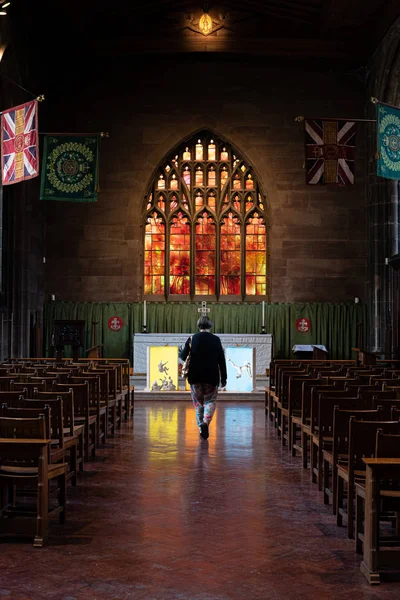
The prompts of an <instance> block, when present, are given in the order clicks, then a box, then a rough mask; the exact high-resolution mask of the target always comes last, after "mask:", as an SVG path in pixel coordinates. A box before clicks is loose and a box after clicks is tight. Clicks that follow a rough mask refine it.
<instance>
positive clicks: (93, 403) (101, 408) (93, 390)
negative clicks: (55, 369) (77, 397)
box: [68, 371, 108, 446]
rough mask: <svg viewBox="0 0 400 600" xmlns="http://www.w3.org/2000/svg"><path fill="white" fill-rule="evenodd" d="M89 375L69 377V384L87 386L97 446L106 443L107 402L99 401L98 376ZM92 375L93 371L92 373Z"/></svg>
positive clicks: (99, 383) (99, 384)
mask: <svg viewBox="0 0 400 600" xmlns="http://www.w3.org/2000/svg"><path fill="white" fill-rule="evenodd" d="M90 373H91V374H90V375H89V374H83V373H81V374H80V375H77V376H76V377H70V378H69V380H68V381H69V382H70V383H84V382H87V383H88V384H89V412H91V413H93V412H95V413H96V415H97V445H98V446H100V444H101V443H102V442H103V444H105V443H106V440H107V434H108V402H107V399H106V401H103V400H102V399H101V394H100V386H101V381H100V376H99V375H94V374H92V372H90ZM93 373H94V371H93Z"/></svg>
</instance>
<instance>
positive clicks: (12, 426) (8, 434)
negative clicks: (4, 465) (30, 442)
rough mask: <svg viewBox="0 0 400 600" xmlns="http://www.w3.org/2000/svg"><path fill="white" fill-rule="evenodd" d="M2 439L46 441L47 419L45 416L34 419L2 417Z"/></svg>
mask: <svg viewBox="0 0 400 600" xmlns="http://www.w3.org/2000/svg"><path fill="white" fill-rule="evenodd" d="M0 438H14V439H15V438H17V439H20V438H22V439H46V418H45V416H44V414H42V415H40V416H39V417H33V418H18V419H15V418H11V417H0ZM0 454H1V445H0Z"/></svg>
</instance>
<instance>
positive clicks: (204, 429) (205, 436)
mask: <svg viewBox="0 0 400 600" xmlns="http://www.w3.org/2000/svg"><path fill="white" fill-rule="evenodd" d="M200 436H201V437H202V438H203V440H206V439H208V424H207V423H201V424H200Z"/></svg>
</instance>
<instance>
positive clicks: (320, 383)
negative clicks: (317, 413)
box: [301, 379, 335, 469]
mask: <svg viewBox="0 0 400 600" xmlns="http://www.w3.org/2000/svg"><path fill="white" fill-rule="evenodd" d="M320 389H331V390H332V391H333V390H334V389H335V386H333V385H330V386H328V385H327V384H326V383H325V380H322V379H318V380H317V383H316V384H315V383H312V379H311V380H310V381H304V382H303V391H302V402H301V448H302V455H303V468H304V469H307V468H308V453H309V446H310V448H311V443H310V445H309V440H310V437H311V396H312V394H313V393H314V390H320Z"/></svg>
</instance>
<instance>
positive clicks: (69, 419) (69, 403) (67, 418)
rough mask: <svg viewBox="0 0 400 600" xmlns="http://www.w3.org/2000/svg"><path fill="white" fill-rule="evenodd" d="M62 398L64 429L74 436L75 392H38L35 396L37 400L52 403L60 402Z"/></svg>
mask: <svg viewBox="0 0 400 600" xmlns="http://www.w3.org/2000/svg"><path fill="white" fill-rule="evenodd" d="M58 398H61V400H62V405H63V422H64V429H65V430H66V429H68V432H69V433H68V435H74V417H75V413H74V392H73V390H72V389H71V390H69V391H67V392H60V391H50V392H39V391H37V392H36V393H35V395H34V399H35V400H40V401H41V402H50V401H52V400H58Z"/></svg>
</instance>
